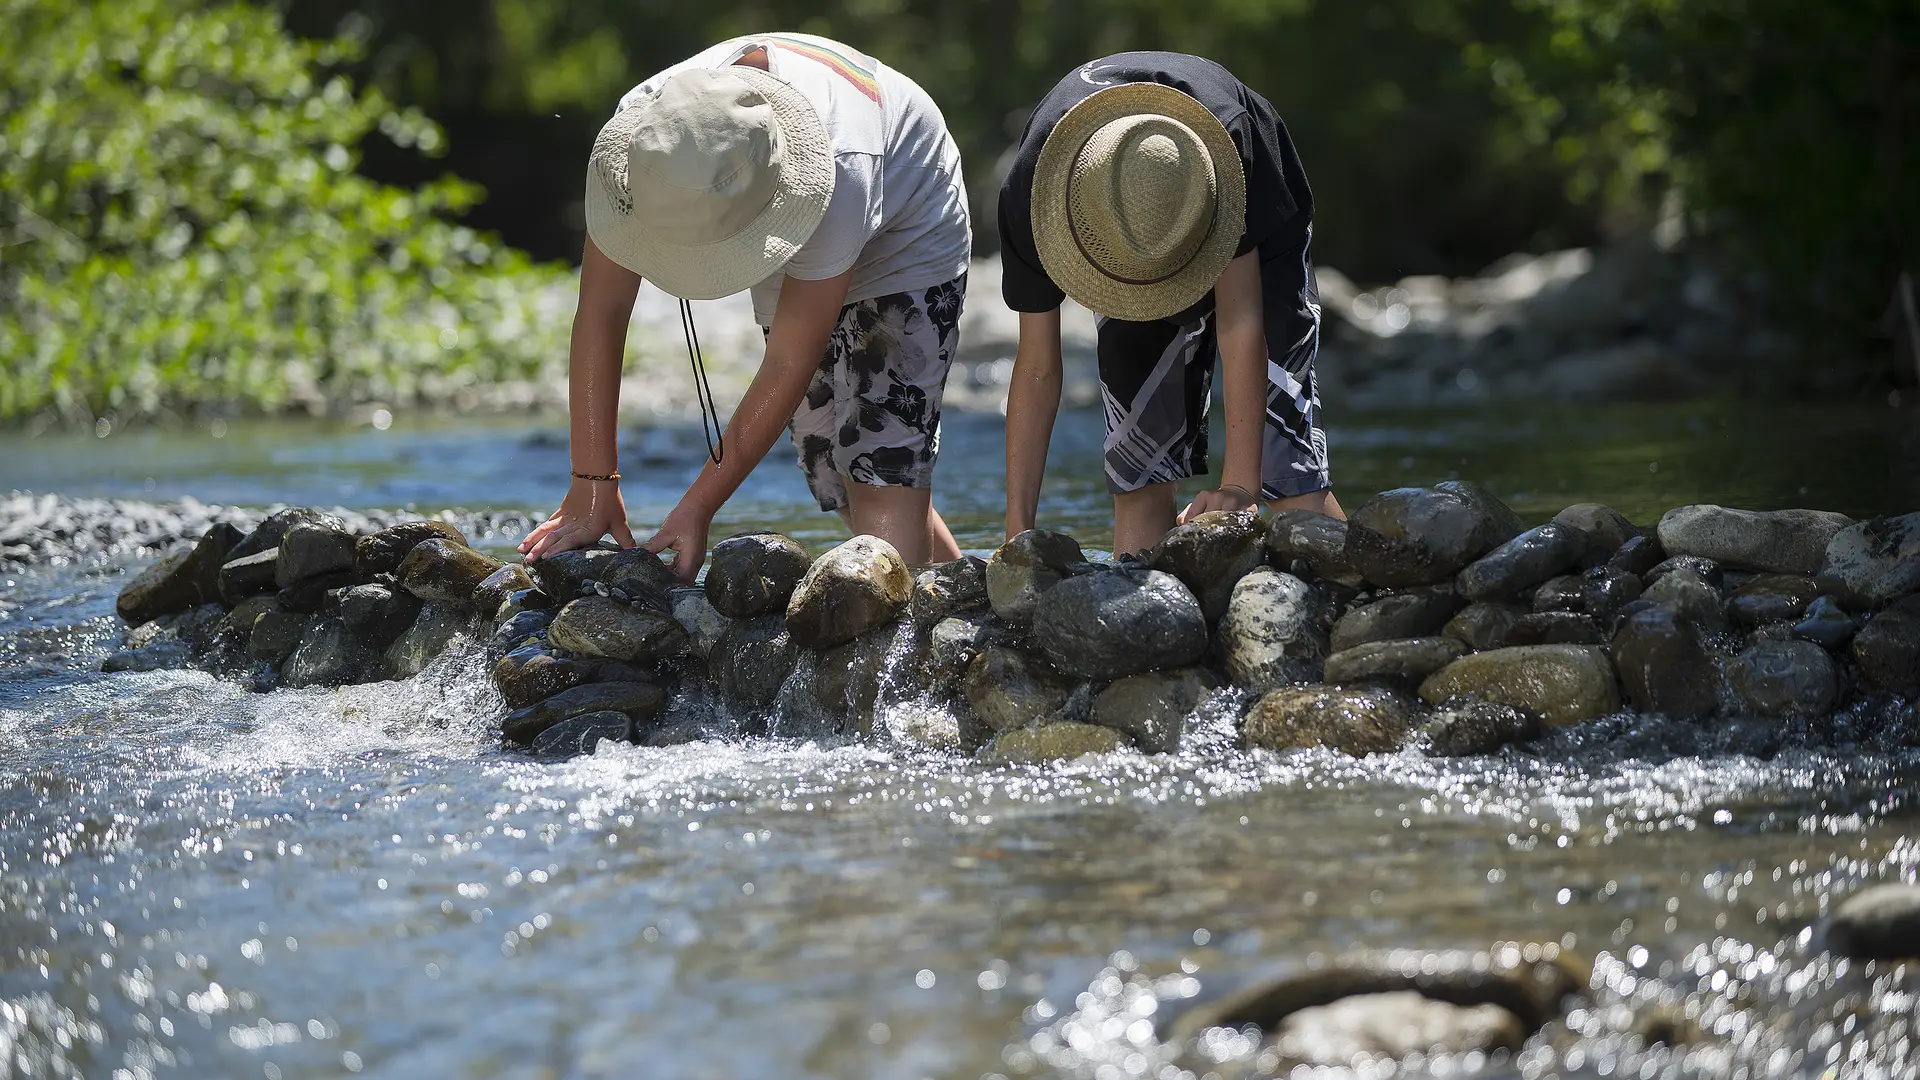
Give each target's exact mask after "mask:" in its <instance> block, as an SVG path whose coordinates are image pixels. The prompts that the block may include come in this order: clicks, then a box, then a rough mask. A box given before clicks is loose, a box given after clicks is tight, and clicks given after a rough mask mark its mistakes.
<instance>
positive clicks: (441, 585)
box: [399, 537, 504, 617]
mask: <svg viewBox="0 0 1920 1080" xmlns="http://www.w3.org/2000/svg"><path fill="white" fill-rule="evenodd" d="M502 565H504V564H502V563H501V562H500V560H499V559H496V558H494V557H493V556H491V555H486V554H482V553H481V552H478V551H475V550H473V549H472V548H470V547H465V546H462V545H460V544H456V543H454V542H453V541H451V540H447V539H444V538H441V537H434V538H432V539H428V540H422V541H420V542H419V543H418V544H415V545H414V547H413V550H412V551H409V552H407V557H406V558H405V559H402V560H401V561H400V575H399V576H400V585H401V587H402V588H404V589H406V590H407V591H408V592H410V593H412V594H413V595H415V596H417V597H419V598H420V599H422V600H439V601H441V602H443V603H449V604H459V605H461V606H463V607H465V606H471V605H472V603H473V597H474V592H475V590H477V589H479V587H480V583H481V582H483V581H485V580H487V578H488V577H490V576H492V574H493V572H494V571H496V570H498V569H500V567H501V566H502ZM496 606H497V605H496ZM484 614H486V615H487V616H489V617H491V616H492V615H493V612H491V611H488V612H485V613H484Z"/></svg>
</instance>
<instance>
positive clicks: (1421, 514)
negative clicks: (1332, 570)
mask: <svg viewBox="0 0 1920 1080" xmlns="http://www.w3.org/2000/svg"><path fill="white" fill-rule="evenodd" d="M1521 528H1522V526H1521V524H1520V519H1519V518H1518V517H1516V516H1515V515H1514V513H1513V511H1512V510H1510V509H1508V508H1507V505H1506V504H1505V503H1503V502H1501V501H1500V500H1499V499H1496V498H1494V497H1493V496H1492V495H1491V494H1488V493H1487V492H1486V491H1484V490H1482V489H1481V488H1480V487H1478V486H1477V485H1474V484H1470V483H1467V482H1466V481H1460V480H1449V481H1446V482H1444V483H1441V484H1436V485H1434V486H1433V487H1431V488H1396V489H1394V490H1392V491H1383V492H1381V493H1380V494H1378V495H1375V496H1374V497H1373V498H1371V499H1368V500H1367V501H1366V502H1364V503H1361V504H1360V507H1359V509H1357V510H1355V511H1354V512H1353V517H1352V518H1351V519H1349V520H1348V522H1347V546H1346V550H1345V554H1346V557H1347V562H1348V563H1350V564H1352V566H1353V568H1354V569H1355V570H1356V571H1358V572H1359V574H1360V575H1361V576H1362V577H1363V578H1365V579H1366V580H1368V581H1370V582H1372V583H1374V584H1375V585H1384V586H1391V587H1401V586H1409V585H1433V584H1438V583H1439V582H1442V581H1445V580H1447V579H1448V578H1450V577H1452V576H1453V575H1454V574H1456V573H1458V572H1459V571H1460V570H1461V569H1463V568H1464V567H1466V565H1467V564H1468V563H1471V562H1473V561H1474V560H1475V559H1478V558H1479V557H1480V556H1482V555H1485V554H1486V553H1487V552H1489V551H1491V550H1493V549H1494V547H1496V546H1497V545H1499V544H1503V543H1505V542H1506V541H1508V540H1511V539H1512V538H1513V537H1515V536H1517V535H1519V534H1520V531H1521Z"/></svg>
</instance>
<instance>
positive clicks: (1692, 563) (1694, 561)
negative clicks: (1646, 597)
mask: <svg viewBox="0 0 1920 1080" xmlns="http://www.w3.org/2000/svg"><path fill="white" fill-rule="evenodd" d="M1675 570H1686V571H1690V572H1692V573H1693V574H1694V575H1696V576H1697V577H1699V578H1700V580H1702V581H1704V582H1706V583H1707V584H1709V585H1711V586H1713V587H1714V588H1716V589H1717V588H1719V587H1720V585H1721V583H1722V582H1724V581H1725V580H1726V571H1725V570H1723V569H1721V566H1720V564H1719V563H1717V562H1715V561H1713V560H1712V559H1707V558H1702V557H1701V556H1699V555H1674V556H1670V557H1668V558H1666V559H1663V560H1661V561H1660V562H1659V563H1658V564H1657V565H1655V566H1654V568H1653V569H1652V570H1649V571H1647V572H1646V573H1644V574H1642V575H1640V580H1641V581H1643V582H1645V583H1646V584H1647V587H1648V588H1652V587H1653V583H1654V582H1656V581H1659V580H1660V579H1661V578H1663V577H1665V576H1667V575H1668V574H1670V573H1672V572H1673V571H1675Z"/></svg>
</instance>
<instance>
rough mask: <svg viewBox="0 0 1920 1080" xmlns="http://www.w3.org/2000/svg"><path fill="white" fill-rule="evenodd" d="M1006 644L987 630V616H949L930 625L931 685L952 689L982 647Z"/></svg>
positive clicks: (948, 690) (929, 671)
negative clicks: (931, 627)
mask: <svg viewBox="0 0 1920 1080" xmlns="http://www.w3.org/2000/svg"><path fill="white" fill-rule="evenodd" d="M1001 644H1007V642H1006V641H1004V640H1001V639H1000V637H999V636H997V635H994V634H993V633H992V631H991V630H990V629H989V624H988V621H987V619H985V618H982V617H980V616H978V615H972V616H963V615H952V616H948V617H947V618H944V619H941V620H940V621H939V622H937V623H934V624H933V629H932V630H931V631H929V632H928V634H927V674H928V678H929V680H930V681H931V682H932V684H933V685H934V686H935V687H936V688H937V689H940V690H941V691H942V692H943V693H944V692H951V691H953V690H954V688H956V687H957V686H958V685H959V683H960V680H961V679H964V678H965V677H966V674H967V668H968V666H969V665H971V664H972V663H973V658H974V657H975V656H976V655H978V654H979V652H980V650H981V648H983V647H985V646H987V645H1001Z"/></svg>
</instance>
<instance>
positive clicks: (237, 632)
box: [128, 596, 286, 649]
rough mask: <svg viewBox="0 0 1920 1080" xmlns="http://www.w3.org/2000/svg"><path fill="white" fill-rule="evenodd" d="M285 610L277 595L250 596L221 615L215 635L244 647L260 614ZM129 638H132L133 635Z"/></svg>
mask: <svg viewBox="0 0 1920 1080" xmlns="http://www.w3.org/2000/svg"><path fill="white" fill-rule="evenodd" d="M285 610H286V609H285V608H283V607H281V606H280V598H279V597H277V596H252V597H248V598H247V599H245V600H242V601H241V602H240V603H239V605H238V606H236V607H235V608H234V609H233V610H232V611H229V612H227V613H226V614H225V615H223V616H221V618H220V625H219V626H218V627H217V628H216V629H215V631H214V636H215V637H217V638H219V639H221V640H224V641H228V642H231V643H232V644H233V645H235V646H236V647H238V648H241V649H244V648H246V647H247V643H248V642H249V641H250V640H251V639H252V637H253V626H254V622H255V621H256V620H258V619H259V618H260V616H262V615H264V614H266V613H267V612H269V611H285ZM128 640H129V641H131V640H132V638H131V636H129V639H128Z"/></svg>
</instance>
